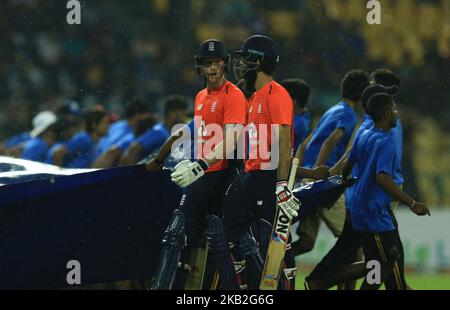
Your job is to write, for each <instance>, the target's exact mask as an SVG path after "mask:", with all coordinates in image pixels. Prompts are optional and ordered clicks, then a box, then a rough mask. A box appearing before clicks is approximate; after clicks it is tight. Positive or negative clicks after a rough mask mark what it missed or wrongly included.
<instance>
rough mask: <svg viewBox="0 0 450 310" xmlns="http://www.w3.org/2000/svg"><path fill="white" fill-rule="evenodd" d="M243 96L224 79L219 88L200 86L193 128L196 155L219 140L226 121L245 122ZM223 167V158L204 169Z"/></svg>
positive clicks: (204, 154)
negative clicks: (209, 88) (211, 89)
mask: <svg viewBox="0 0 450 310" xmlns="http://www.w3.org/2000/svg"><path fill="white" fill-rule="evenodd" d="M246 107H247V100H246V98H245V96H244V94H243V93H242V91H241V90H240V89H239V88H238V87H237V86H236V85H234V84H233V83H231V82H229V81H226V82H225V83H224V84H223V86H222V87H221V88H220V89H219V90H215V91H208V89H207V88H205V89H203V90H201V91H200V92H199V93H198V94H197V97H196V98H195V112H194V117H195V130H196V139H197V148H198V149H197V156H198V158H204V157H205V156H206V155H208V153H209V152H211V151H212V150H213V149H214V147H215V146H216V145H217V144H218V143H220V142H221V141H222V140H223V138H224V135H225V125H226V124H241V125H244V124H245V116H246ZM226 168H227V160H225V159H223V160H220V161H219V162H217V163H215V164H214V165H212V166H211V167H209V168H208V170H206V173H209V172H213V171H220V170H223V169H226Z"/></svg>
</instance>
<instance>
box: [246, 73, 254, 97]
mask: <svg viewBox="0 0 450 310" xmlns="http://www.w3.org/2000/svg"><path fill="white" fill-rule="evenodd" d="M243 78H244V81H245V83H244V89H245V91H246V92H247V93H250V94H253V93H254V92H255V91H256V88H255V83H256V70H249V71H247V72H246V73H245V74H244V76H243Z"/></svg>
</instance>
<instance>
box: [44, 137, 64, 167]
mask: <svg viewBox="0 0 450 310" xmlns="http://www.w3.org/2000/svg"><path fill="white" fill-rule="evenodd" d="M64 145H65V142H56V143H53V145H52V146H51V147H50V149H49V150H48V151H47V158H46V160H45V162H46V163H47V164H50V165H54V164H55V163H54V162H53V155H54V154H55V152H56V151H57V150H59V149H60V148H61V147H63V146H64Z"/></svg>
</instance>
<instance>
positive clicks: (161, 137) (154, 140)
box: [137, 123, 170, 157]
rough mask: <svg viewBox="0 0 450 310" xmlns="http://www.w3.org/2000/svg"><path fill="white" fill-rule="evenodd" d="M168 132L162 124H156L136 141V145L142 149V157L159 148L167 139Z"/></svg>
mask: <svg viewBox="0 0 450 310" xmlns="http://www.w3.org/2000/svg"><path fill="white" fill-rule="evenodd" d="M169 136H170V132H169V130H168V129H167V128H166V126H164V124H162V123H157V124H156V125H154V126H153V127H152V128H151V129H150V130H148V131H147V132H146V133H144V134H143V135H142V136H140V137H139V138H138V139H137V143H139V144H140V146H141V147H142V148H143V149H144V152H143V154H142V157H145V156H147V155H149V154H150V153H152V152H153V151H155V150H156V149H158V148H159V147H161V146H162V145H163V144H164V142H165V141H166V140H167V138H169Z"/></svg>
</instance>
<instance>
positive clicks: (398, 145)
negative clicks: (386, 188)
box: [355, 114, 404, 185]
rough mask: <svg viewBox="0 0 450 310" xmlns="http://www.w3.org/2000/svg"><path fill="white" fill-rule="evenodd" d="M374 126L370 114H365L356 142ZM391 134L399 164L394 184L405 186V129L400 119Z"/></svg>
mask: <svg viewBox="0 0 450 310" xmlns="http://www.w3.org/2000/svg"><path fill="white" fill-rule="evenodd" d="M373 125H374V123H373V120H372V118H371V117H370V116H369V115H368V114H364V120H363V122H362V124H361V126H360V127H359V128H358V131H357V132H356V134H355V140H356V138H357V137H358V135H360V134H361V133H363V132H364V130H367V129H370V128H372V127H373ZM390 134H391V135H392V138H393V139H394V143H395V153H396V154H397V158H398V162H397V167H395V174H394V182H395V184H398V185H400V184H403V182H404V179H403V172H402V165H401V163H402V156H403V127H402V123H401V122H400V118H397V122H396V123H395V127H394V128H392V129H391V130H390Z"/></svg>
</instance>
